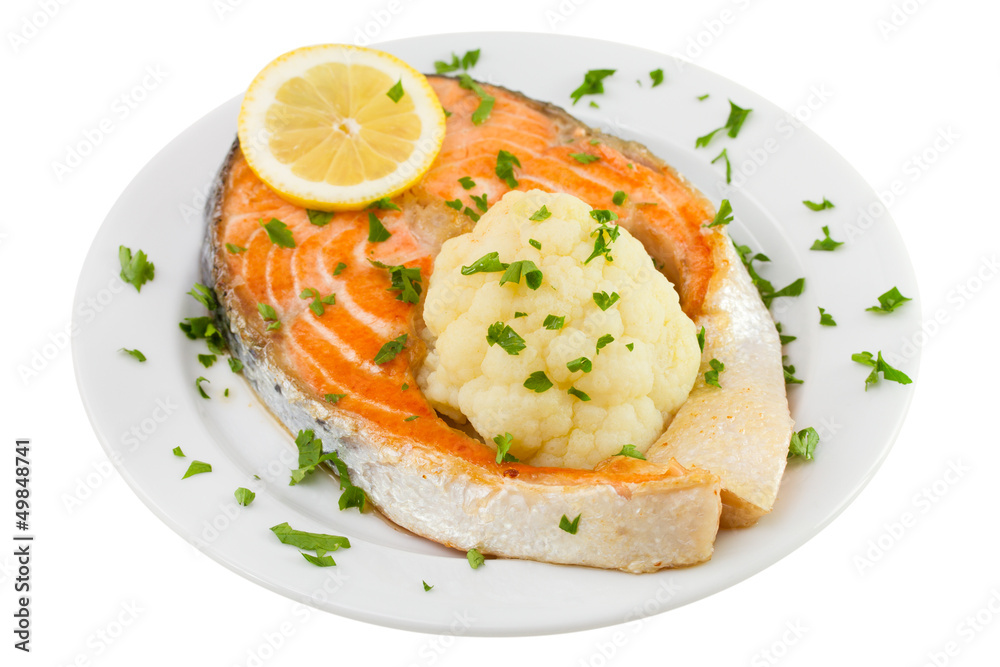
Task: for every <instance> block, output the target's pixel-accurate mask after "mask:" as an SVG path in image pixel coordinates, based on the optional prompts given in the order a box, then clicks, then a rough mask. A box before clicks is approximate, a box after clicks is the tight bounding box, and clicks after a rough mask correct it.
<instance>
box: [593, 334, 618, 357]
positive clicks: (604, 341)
mask: <svg viewBox="0 0 1000 667" xmlns="http://www.w3.org/2000/svg"><path fill="white" fill-rule="evenodd" d="M613 342H615V337H614V336H612V335H611V334H604V335H603V336H601V337H600V338H598V339H597V354H600V353H601V349H602V348H605V347H607V346H608V345H610V344H611V343H613Z"/></svg>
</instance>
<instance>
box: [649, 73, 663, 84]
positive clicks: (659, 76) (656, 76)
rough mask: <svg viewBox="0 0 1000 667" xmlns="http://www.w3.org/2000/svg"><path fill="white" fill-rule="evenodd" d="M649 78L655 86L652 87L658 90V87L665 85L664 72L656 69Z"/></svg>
mask: <svg viewBox="0 0 1000 667" xmlns="http://www.w3.org/2000/svg"><path fill="white" fill-rule="evenodd" d="M649 78H650V79H652V80H653V85H652V86H650V87H651V88H656V87H657V86H658V85H660V84H661V83H663V70H662V69H654V70H653V71H652V72H650V73H649Z"/></svg>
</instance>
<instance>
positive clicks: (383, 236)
mask: <svg viewBox="0 0 1000 667" xmlns="http://www.w3.org/2000/svg"><path fill="white" fill-rule="evenodd" d="M390 236H392V233H391V232H389V230H388V229H386V228H385V225H383V224H382V221H381V220H379V219H378V218H376V217H375V214H374V213H372V212H371V211H369V212H368V242H369V243H381V242H382V241H387V240H388V239H389V237H390Z"/></svg>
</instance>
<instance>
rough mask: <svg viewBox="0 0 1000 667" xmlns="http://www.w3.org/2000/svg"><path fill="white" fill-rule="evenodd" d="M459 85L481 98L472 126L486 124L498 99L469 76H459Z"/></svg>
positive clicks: (473, 113) (474, 112)
mask: <svg viewBox="0 0 1000 667" xmlns="http://www.w3.org/2000/svg"><path fill="white" fill-rule="evenodd" d="M458 85H459V86H461V87H462V88H465V89H466V90H471V91H472V92H473V93H475V94H476V97H478V98H479V106H478V107H476V110H475V111H473V112H472V124H473V125H482V124H483V123H485V122H486V119H487V118H489V117H490V112H491V111H493V105H494V104H495V103H496V101H497V100H496V98H495V97H493V96H492V95H490V94H489V93H487V92H486V91H485V90H483V87H482V86H480V85H479V84H478V83H476V82H475V81H473V80H472V77H471V76H469V75H468V74H459V75H458ZM518 166H521V165H518Z"/></svg>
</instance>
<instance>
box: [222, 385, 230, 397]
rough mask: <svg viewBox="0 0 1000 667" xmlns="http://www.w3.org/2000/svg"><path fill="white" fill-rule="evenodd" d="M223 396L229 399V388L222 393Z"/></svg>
mask: <svg viewBox="0 0 1000 667" xmlns="http://www.w3.org/2000/svg"><path fill="white" fill-rule="evenodd" d="M222 395H223V396H225V397H226V398H229V387H226V390H225V391H224V392H222Z"/></svg>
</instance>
